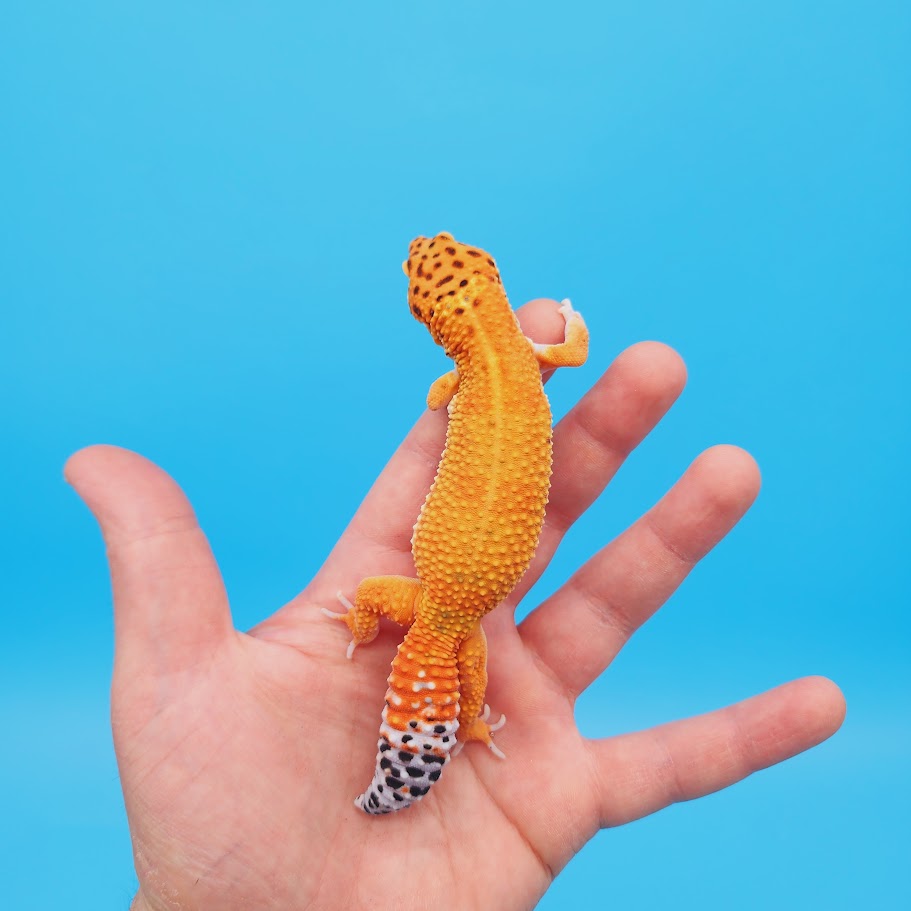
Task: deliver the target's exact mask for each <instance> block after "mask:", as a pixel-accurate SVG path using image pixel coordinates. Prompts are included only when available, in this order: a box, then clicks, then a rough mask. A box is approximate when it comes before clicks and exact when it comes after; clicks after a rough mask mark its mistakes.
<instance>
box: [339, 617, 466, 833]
mask: <svg viewBox="0 0 911 911" xmlns="http://www.w3.org/2000/svg"><path fill="white" fill-rule="evenodd" d="M419 627H420V624H415V626H412V628H411V629H410V630H409V631H408V634H407V635H406V636H405V640H404V641H403V642H402V644H401V645H400V646H399V650H398V654H397V655H396V656H395V659H394V660H393V662H392V673H391V674H390V675H389V689H388V691H387V692H386V705H385V707H384V708H383V721H382V723H381V724H380V739H379V741H378V742H377V754H376V768H375V770H374V773H373V780H372V781H371V782H370V785H369V787H368V788H367V790H366V791H364V793H363V794H361V796H360V797H358V798H357V799H356V800H355V801H354V803H355V806H357V807H359V808H360V809H361V810H363V811H364V812H365V813H369V814H370V815H371V816H380V815H383V814H385V813H393V812H395V811H396V810H404V809H405V808H406V807H410V806H411V804H413V803H414V802H415V801H417V800H420V799H421V798H422V797H423V796H424V795H425V794H426V793H427V792H428V791H429V790H430V789H431V788H432V787H433V785H434V784H435V783H436V782H437V781H438V780H439V778H440V775H442V773H443V767H444V766H445V765H446V763H448V762H449V759H450V756H451V755H452V748H453V747H454V746H455V745H456V733H457V732H458V730H459V718H458V716H459V680H458V671H457V670H456V659H455V654H454V653H453V655H452V656H451V657H449V658H441V657H440V656H439V654H437V656H436V657H433V658H431V657H430V655H429V651H428V649H427V647H426V643H425V642H423V641H422V640H423V639H424V634H423V632H422V631H421V630H420V628H419Z"/></svg>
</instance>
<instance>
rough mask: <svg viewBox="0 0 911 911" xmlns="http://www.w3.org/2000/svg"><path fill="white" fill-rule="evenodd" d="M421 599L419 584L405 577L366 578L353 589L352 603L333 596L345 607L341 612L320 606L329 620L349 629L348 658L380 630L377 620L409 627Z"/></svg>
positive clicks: (346, 599) (340, 596)
mask: <svg viewBox="0 0 911 911" xmlns="http://www.w3.org/2000/svg"><path fill="white" fill-rule="evenodd" d="M420 596H421V583H420V582H419V581H418V580H417V579H411V578H409V577H408V576H370V577H368V578H366V579H364V581H363V582H361V584H360V585H359V586H358V587H357V591H356V592H355V595H354V603H353V604H352V602H351V601H349V600H348V598H346V597H345V595H344V594H343V593H342V592H338V593H337V597H338V599H339V601H340V602H341V603H342V605H343V606H344V607H345V608H347V610H346V611H345V612H344V613H339V612H338V611H332V610H329V608H327V607H321V608H320V611H321V612H322V613H323V614H325V615H326V616H327V617H329V618H330V619H332V620H340V621H341V622H342V623H344V624H345V626H347V627H348V629H349V630H351V642H349V643H348V651H347V652H346V655H347V657H348V658H351V657H352V656H353V655H354V650H355V649H356V648H357V647H358V646H359V645H366V644H367V643H368V642H372V641H373V640H374V639H375V638H376V636H377V633H378V632H379V631H380V617H386V618H388V619H389V620H393V621H394V622H395V623H399V624H401V625H402V626H410V625H411V623H412V621H413V620H414V610H415V606H416V605H417V602H418V599H419V598H420Z"/></svg>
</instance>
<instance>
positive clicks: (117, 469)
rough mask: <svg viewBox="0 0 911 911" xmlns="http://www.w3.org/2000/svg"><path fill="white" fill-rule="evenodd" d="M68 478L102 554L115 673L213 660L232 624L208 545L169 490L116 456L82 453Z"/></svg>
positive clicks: (99, 449)
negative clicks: (97, 533) (94, 523)
mask: <svg viewBox="0 0 911 911" xmlns="http://www.w3.org/2000/svg"><path fill="white" fill-rule="evenodd" d="M64 477H65V478H66V480H67V481H69V483H70V484H72V485H73V487H74V488H75V490H76V492H77V493H78V494H79V496H80V497H81V498H82V499H83V501H84V502H85V504H86V505H87V506H88V508H89V509H90V510H91V511H92V513H93V514H94V516H95V518H96V519H97V520H98V523H99V525H100V526H101V533H102V535H103V536H104V541H105V544H106V545H107V554H108V563H109V565H110V571H111V584H112V587H113V593H114V633H115V663H116V664H117V665H120V664H122V663H125V665H126V666H127V667H129V668H130V669H131V670H132V669H135V668H137V667H141V668H142V670H143V673H150V674H152V675H153V676H161V675H164V674H167V673H172V672H174V671H180V670H183V669H186V668H189V667H192V666H193V665H195V664H198V663H199V661H200V658H201V657H202V656H208V655H210V654H211V653H212V651H214V649H215V648H217V646H218V645H219V644H221V643H222V642H223V641H224V640H225V639H226V638H227V637H228V636H229V635H230V634H231V632H232V629H233V627H232V624H231V614H230V611H229V608H228V600H227V595H226V593H225V589H224V585H223V584H222V580H221V576H220V574H219V571H218V566H217V564H216V563H215V558H214V557H213V555H212V551H211V550H210V548H209V544H208V541H207V540H206V538H205V535H204V534H203V533H202V531H201V529H200V528H199V525H198V524H197V522H196V516H195V515H194V513H193V509H192V507H191V506H190V503H189V502H188V500H187V498H186V497H185V496H184V494H183V492H182V491H181V490H180V488H179V487H178V486H177V484H176V483H175V482H174V480H173V479H172V478H170V477H169V476H168V475H167V474H166V473H165V472H164V471H162V469H160V468H158V467H157V466H156V465H154V464H152V463H151V462H150V461H148V460H147V459H145V458H143V457H142V456H140V455H137V454H136V453H135V452H130V451H129V450H127V449H120V448H118V447H116V446H90V447H88V448H87V449H82V450H80V451H79V452H77V453H76V454H75V455H73V456H71V457H70V459H69V461H68V462H67V463H66V466H65V468H64Z"/></svg>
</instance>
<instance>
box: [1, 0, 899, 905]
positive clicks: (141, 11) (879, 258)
mask: <svg viewBox="0 0 911 911" xmlns="http://www.w3.org/2000/svg"><path fill="white" fill-rule="evenodd" d="M909 10H911V8H909V5H908V4H907V3H901V2H894V3H891V2H884V0H868V2H865V3H848V2H837V0H833V2H806V0H781V2H776V0H764V2H752V0H750V2H735V3H732V2H730V0H717V2H708V0H695V2H690V3H677V2H670V0H668V2H658V0H643V2H639V3H636V4H631V3H630V4H619V3H615V2H608V3H593V2H575V0H561V2H559V3H535V2H527V0H526V2H521V3H512V2H509V3H496V2H488V3H476V2H463V3H460V4H428V3H420V4H419V3H414V2H397V3H366V2H362V3H338V4H320V5H318V6H317V7H316V8H309V7H308V4H306V3H300V2H296V3H292V2H259V3H251V2H247V3H241V2H231V0H219V2H188V0H184V2H181V3H176V2H170V0H159V2H156V3H150V2H148V3H130V4H124V3H115V2H108V3H104V2H97V0H86V2H84V3H69V2H67V3H64V2H44V0H30V2H28V3H24V2H22V3H15V2H13V3H8V4H5V5H4V7H3V10H2V12H0V92H2V96H0V117H2V120H0V122H2V128H0V192H2V197H0V389H2V424H0V433H2V437H3V439H2V449H0V469H2V471H0V506H2V526H0V554H2V558H0V559H2V566H3V569H2V573H0V619H2V628H3V632H2V665H0V692H2V702H3V721H4V724H3V735H2V736H3V744H4V748H3V750H2V754H0V782H2V785H0V788H2V808H0V813H2V817H0V818H2V823H0V867H2V880H3V892H4V904H5V906H6V907H10V908H16V909H49V908H52V907H66V908H68V909H73V911H75V909H82V908H86V909H89V908H91V909H99V908H124V907H126V905H127V904H128V902H129V898H130V896H131V894H132V891H133V889H134V886H135V878H134V876H133V873H132V864H131V855H130V845H129V837H128V832H127V828H126V824H125V819H124V815H123V809H122V803H121V798H120V793H119V788H118V782H117V774H116V766H115V763H114V758H113V752H112V747H111V743H110V735H109V731H108V722H107V687H108V678H109V673H110V664H111V617H110V606H109V601H110V597H109V590H108V583H107V576H106V567H105V563H104V559H103V553H102V547H101V544H100V538H99V536H98V533H97V530H96V528H95V526H94V523H93V520H92V519H91V517H90V516H89V514H88V512H87V511H86V510H85V509H84V508H83V506H82V505H81V503H80V502H79V501H78V499H77V498H76V497H75V496H74V494H73V493H72V492H71V491H70V490H69V489H68V488H67V487H66V485H65V484H64V482H63V479H62V475H61V468H62V465H63V462H64V459H65V457H66V456H67V455H68V454H69V453H70V452H72V451H73V450H75V449H77V448H78V447H80V446H83V445H85V444H88V443H94V442H113V443H119V444H121V445H125V446H128V447H132V448H135V449H137V450H139V451H140V452H142V453H144V454H146V455H148V456H149V457H151V458H152V459H154V460H156V461H157V462H159V463H160V464H161V465H163V466H164V467H166V468H167V469H168V470H169V471H170V472H171V473H172V474H173V475H174V476H175V477H176V478H177V479H178V480H179V481H180V482H181V483H182V485H183V486H184V487H185V489H186V490H187V492H188V493H189V495H190V497H191V499H192V501H193V502H194V504H195V506H196V508H197V511H198V513H199V516H200V519H201V522H202V524H203V527H204V528H205V529H206V531H207V532H208V534H209V536H210V539H211V541H212V544H213V546H214V549H215V552H216V554H217V556H218V558H219V560H220V562H221V565H222V567H223V570H224V574H225V577H226V581H227V584H228V587H229V591H230V593H231V597H232V604H233V610H234V614H235V618H236V622H237V625H238V626H239V627H241V628H246V627H249V626H251V625H252V624H254V623H255V622H256V621H258V620H259V619H260V618H262V617H263V616H264V615H265V614H266V613H268V612H270V611H271V610H272V609H274V608H275V607H277V606H278V605H279V604H281V603H282V602H284V601H285V600H287V599H288V598H290V597H291V596H292V595H293V594H294V593H295V592H296V591H297V590H298V589H299V588H300V587H301V586H302V584H303V583H304V581H305V580H306V579H307V578H309V577H310V575H311V574H312V573H313V572H314V571H315V570H316V569H317V567H318V566H319V564H320V563H321V561H322V559H323V558H324V556H325V554H326V553H327V551H328V549H329V547H330V545H331V543H332V542H333V541H334V540H335V538H336V537H337V535H338V533H339V532H340V531H341V530H342V528H343V527H344V525H345V524H346V522H347V520H348V519H349V517H350V515H351V513H352V512H353V510H354V509H355V507H356V505H357V503H358V502H359V500H360V499H361V497H362V496H363V494H364V493H365V491H366V490H367V488H368V486H369V484H370V482H371V480H372V479H373V478H374V476H375V475H376V473H377V471H378V470H379V469H380V467H381V466H382V464H383V463H384V462H385V460H386V459H387V457H388V456H389V455H390V453H391V452H392V450H393V448H394V447H395V445H396V444H397V442H398V441H399V440H400V438H401V437H402V435H403V434H404V433H405V431H406V429H407V428H408V427H409V426H410V425H411V423H412V421H413V420H414V418H415V417H416V416H417V414H418V413H419V411H420V409H421V407H422V400H423V396H424V394H425V392H426V388H427V385H428V382H429V381H430V380H431V379H432V378H434V377H436V376H437V375H438V373H440V372H441V370H442V369H444V366H445V364H444V361H443V356H442V354H441V352H440V351H439V349H437V348H436V347H435V346H434V345H432V344H431V343H430V340H429V339H428V338H427V336H426V333H425V331H424V330H423V329H422V328H421V327H420V326H419V325H417V323H415V321H414V320H413V319H412V318H411V317H410V316H409V315H408V313H407V311H406V309H405V303H404V277H403V276H402V273H401V271H400V263H401V261H402V259H403V257H404V254H405V250H406V248H407V244H408V242H409V240H410V239H411V237H412V236H413V235H415V234H418V233H425V234H426V233H433V232H437V231H440V230H449V231H452V232H454V233H455V234H456V236H458V237H460V238H463V239H465V240H467V241H470V242H471V243H473V244H478V245H481V246H483V247H486V248H488V249H489V250H491V251H492V252H493V253H494V254H495V255H496V256H497V258H498V260H499V262H500V264H501V266H502V269H503V273H504V278H505V282H506V285H507V288H508V289H509V291H510V294H511V297H512V299H513V301H514V302H516V303H520V302H521V301H523V300H526V299H528V298H530V297H535V296H555V297H558V298H559V297H563V296H567V295H568V296H570V297H571V298H572V299H573V301H574V303H575V304H576V306H577V307H578V308H579V309H580V310H582V311H583V312H584V314H585V316H586V318H587V320H588V322H589V325H590V327H591V330H592V337H593V346H592V356H591V360H590V362H589V364H588V366H587V367H586V368H584V369H583V370H578V371H567V372H566V373H565V374H563V375H561V376H559V377H558V378H557V380H556V381H555V382H554V383H553V384H552V385H551V386H550V387H549V388H550V390H551V392H552V399H553V402H554V405H555V408H556V410H557V411H558V412H564V411H565V410H566V409H567V408H568V407H569V406H570V404H571V403H572V401H574V400H575V398H576V397H578V396H579V395H580V394H581V393H582V392H583V390H584V389H585V388H587V386H588V385H589V384H590V383H592V382H593V381H594V379H595V377H596V376H597V375H598V373H599V372H600V371H601V370H602V369H603V368H604V367H606V366H607V364H608V363H609V361H610V360H611V359H612V358H613V357H614V356H615V355H616V354H617V352H619V351H620V350H622V349H623V348H624V347H626V346H627V345H629V344H631V343H633V342H635V341H637V340H640V339H644V338H655V339H660V340H662V341H666V342H668V343H669V344H671V345H673V346H674V347H676V348H677V349H678V350H679V351H680V352H681V353H682V354H683V356H684V357H685V359H686V361H687V363H688V365H689V370H690V382H689V386H688V389H687V391H686V392H685V393H684V396H683V398H682V400H681V401H680V403H679V404H678V406H677V407H676V408H675V409H674V411H673V412H672V414H671V415H670V416H669V417H668V418H667V420H665V421H664V423H663V424H662V425H661V427H660V428H659V429H658V430H657V431H656V432H655V433H654V434H653V435H652V436H651V437H650V438H649V440H648V441H647V442H646V443H645V444H644V445H643V446H642V447H641V448H640V450H638V451H637V452H636V453H635V454H634V455H633V457H632V458H631V459H630V461H629V463H628V464H627V466H626V467H624V468H623V470H622V471H621V473H620V475H619V476H618V478H617V480H616V482H615V483H614V485H613V486H612V487H611V488H610V490H609V491H608V492H607V493H606V494H605V495H604V496H603V497H602V498H601V499H600V500H599V502H598V503H597V504H596V505H595V507H594V508H593V509H592V510H591V511H590V513H589V514H588V515H587V516H586V517H585V518H584V519H583V520H582V521H581V522H580V523H579V525H578V526H577V527H576V528H575V529H574V531H573V532H572V533H571V535H570V537H569V539H568V541H567V542H566V544H565V546H564V548H563V549H562V550H561V553H560V555H559V556H558V558H557V560H556V561H555V563H554V565H553V568H552V570H551V571H549V572H548V574H547V575H546V576H545V577H544V579H543V580H542V582H541V583H540V586H539V589H538V591H539V592H541V593H544V592H547V591H550V590H552V589H553V588H554V587H555V586H556V585H558V584H559V582H560V580H561V579H562V578H564V577H565V576H566V575H567V573H569V572H570V571H571V569H572V568H573V567H574V566H575V565H577V564H578V562H579V561H581V560H582V559H583V558H584V557H586V556H588V555H589V554H591V553H592V552H593V551H594V550H595V549H597V548H598V547H599V546H600V545H601V544H602V543H603V542H605V541H606V540H608V539H609V538H610V537H611V536H613V535H614V534H616V533H617V532H619V531H620V530H621V529H622V528H623V527H624V526H625V525H626V524H628V523H629V522H630V521H631V520H633V519H634V518H635V517H636V516H637V515H638V514H639V513H640V511H641V510H643V509H644V508H646V507H647V506H649V505H650V504H651V503H652V502H653V501H654V500H655V499H656V498H657V497H658V496H660V495H661V493H662V492H663V491H664V490H665V488H666V487H667V486H668V485H669V484H670V483H671V482H672V481H673V480H674V479H675V478H676V477H677V476H678V475H679V473H680V472H681V471H682V470H683V469H684V468H685V466H686V465H687V464H688V462H689V461H690V460H691V459H692V458H693V457H694V456H695V455H696V454H697V453H698V452H699V451H700V450H701V449H702V448H704V447H705V446H708V445H711V444H713V443H717V442H732V443H737V444H740V445H743V446H745V447H746V448H748V449H749V450H751V451H752V452H753V453H754V454H755V455H756V457H757V459H758V461H759V463H760V466H761V467H762V469H763V474H764V489H763V492H762V494H761V496H760V499H759V501H758V503H757V505H756V507H755V508H754V509H753V510H752V511H751V512H750V514H749V515H748V516H747V518H746V519H745V520H744V522H743V523H742V525H741V526H739V527H738V529H737V530H736V531H735V532H734V533H733V534H732V535H731V537H730V538H729V539H728V540H727V541H725V542H724V543H723V544H722V545H721V546H720V547H719V548H718V549H717V550H716V551H715V552H714V553H713V554H712V555H710V556H709V557H708V559H707V560H706V561H705V563H704V564H703V565H702V566H701V567H700V568H698V569H697V570H696V571H695V572H694V574H693V576H692V578H691V579H690V580H689V581H688V582H687V583H686V584H685V585H684V586H683V588H682V589H681V590H680V592H679V593H678V594H677V595H675V596H674V598H673V600H672V602H671V604H670V606H669V608H668V609H667V610H666V611H664V612H662V613H661V614H660V615H659V616H658V617H656V618H655V619H654V620H653V621H652V622H650V623H649V624H648V625H647V626H646V627H645V628H644V629H643V630H642V631H641V632H640V633H639V634H638V636H637V637H636V638H635V640H634V641H633V642H632V643H631V644H630V646H629V647H628V648H627V649H626V651H625V652H624V653H623V655H622V656H621V657H620V658H619V660H618V661H617V662H616V663H615V665H614V666H613V667H612V668H611V669H610V670H609V671H608V672H607V673H606V674H605V675H604V677H603V679H602V680H601V681H600V682H599V683H598V684H597V685H595V686H594V687H592V689H591V690H590V691H589V693H588V694H587V695H586V697H585V698H584V699H583V700H582V701H581V703H580V706H579V720H580V724H581V725H582V728H583V730H584V731H585V732H586V733H589V734H591V735H595V734H605V735H606V734H610V733H614V732H620V731H625V730H630V729H635V728H640V727H643V726H646V725H650V724H652V723H657V722H661V721H664V720H668V719H671V718H675V717H681V716H684V715H688V714H691V713H696V712H702V711H705V710H708V709H711V708H713V707H715V706H718V705H721V704H724V703H727V702H730V701H734V700H737V699H740V698H743V697H746V696H748V695H750V694H752V693H753V692H755V691H759V690H762V689H765V688H767V687H770V686H773V685H775V684H777V683H779V682H781V681H784V680H786V679H788V678H791V677H794V676H799V675H802V674H805V673H821V674H826V675H829V676H831V677H832V678H833V679H835V680H836V681H837V682H838V683H839V684H840V685H841V686H842V687H843V689H844V691H845V693H846V696H847V699H848V706H849V710H848V718H847V721H846V723H845V726H844V728H843V730H842V731H841V733H839V734H838V735H837V736H836V737H835V738H834V739H833V740H831V741H830V742H828V743H827V744H825V745H823V746H822V747H820V748H819V749H817V750H815V751H812V752H811V753H808V754H806V755H804V756H801V757H799V758H798V759H796V760H794V761H792V762H789V763H786V764H785V765H783V766H780V767H777V768H775V769H773V770H770V771H767V772H764V773H761V774H759V775H757V776H755V777H754V778H752V779H750V780H749V781H747V782H745V783H743V784H740V785H738V786H736V787H734V788H733V789H731V790H729V791H726V792H723V793H721V794H718V795H715V796H713V797H710V798H708V799H705V800H702V801H699V802H697V803H692V804H687V805H683V806H678V807H675V808H673V809H671V810H668V811H665V812H663V813H661V814H659V815H657V816H655V817H652V818H650V819H647V820H644V821H641V822H638V823H635V824H633V825H631V826H628V827H625V828H623V829H619V830H614V831H609V832H605V833H602V834H601V835H600V836H599V837H598V838H596V839H595V841H594V842H593V843H592V844H590V845H589V846H588V847H587V848H586V849H585V850H584V851H583V852H582V854H581V855H580V856H579V857H578V858H577V859H576V860H575V861H574V862H573V863H572V864H571V865H570V866H569V868H568V869H567V870H566V871H565V872H564V873H563V875H562V876H561V877H560V878H559V879H558V881H557V883H556V885H555V886H554V888H553V889H552V891H551V892H550V893H549V894H548V896H547V897H546V898H545V899H544V901H543V902H542V904H541V908H544V909H558V908H565V907H570V906H572V905H574V904H575V903H577V902H579V903H581V902H583V901H585V902H587V903H588V906H592V903H593V904H594V906H595V907H600V906H602V905H604V906H607V905H608V904H610V905H611V906H617V907H623V906H635V907H663V906H665V905H667V906H674V907H690V906H692V907H709V908H729V907H738V908H771V907H776V908H788V909H790V908H795V909H796V908H806V907H820V908H822V907H825V908H857V907H875V908H885V907H896V906H897V905H899V904H901V903H902V901H904V900H907V899H908V897H909V886H908V877H907V858H908V851H909V847H911V843H909V834H908V824H907V820H908V818H909V811H911V799H909V798H911V794H909V785H908V769H909V759H911V726H909V718H908V705H909V696H911V681H909V672H908V667H909V665H908V662H909V638H911V637H909V610H908V609H909V604H911V598H909V586H908V572H907V567H908V557H907V551H908V543H909V542H908V534H907V510H908V506H909V489H908V469H907V451H908V446H909V443H911V434H909V424H908V393H909V388H911V387H909V379H911V377H909V345H908V340H909V316H908V309H909V302H911V296H909V292H911V270H909V246H908V243H909V240H908V238H909V229H911V180H909V167H908V164H909V160H911V158H909V153H911V115H909V108H911V105H909V100H911V99H909V95H911V92H909V86H911V65H909V59H911V58H909V55H908V48H909V47H911V12H909ZM504 875H506V874H504Z"/></svg>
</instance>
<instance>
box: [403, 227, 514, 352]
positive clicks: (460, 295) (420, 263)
mask: <svg viewBox="0 0 911 911" xmlns="http://www.w3.org/2000/svg"><path fill="white" fill-rule="evenodd" d="M402 269H403V270H404V272H405V274H406V275H407V276H408V306H409V308H410V310H411V312H412V314H413V315H414V317H415V319H417V320H418V321H419V322H422V323H423V324H424V325H425V326H427V328H428V329H429V330H430V334H431V335H432V336H433V338H434V341H436V343H437V344H438V345H444V341H445V339H446V337H447V336H448V335H450V327H453V326H454V325H457V323H456V322H454V317H457V316H461V314H462V313H464V312H465V309H466V307H468V306H471V301H473V300H474V299H475V298H476V297H477V295H478V291H479V290H480V288H481V287H482V286H483V287H487V286H489V285H490V284H497V285H499V284H500V273H499V272H498V271H497V266H496V263H495V262H494V261H493V258H492V257H491V256H489V255H488V254H487V253H485V252H484V251H483V250H479V249H478V248H477V247H469V246H468V245H467V244H460V243H459V242H458V241H457V240H455V239H454V238H453V236H452V235H451V234H446V233H443V234H437V236H436V237H416V238H415V239H414V240H413V241H412V242H411V246H410V247H409V248H408V259H406V260H405V262H404V263H402ZM460 322H461V321H458V323H460ZM444 347H445V345H444Z"/></svg>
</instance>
